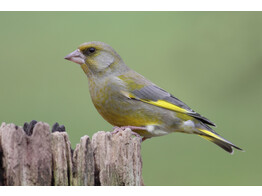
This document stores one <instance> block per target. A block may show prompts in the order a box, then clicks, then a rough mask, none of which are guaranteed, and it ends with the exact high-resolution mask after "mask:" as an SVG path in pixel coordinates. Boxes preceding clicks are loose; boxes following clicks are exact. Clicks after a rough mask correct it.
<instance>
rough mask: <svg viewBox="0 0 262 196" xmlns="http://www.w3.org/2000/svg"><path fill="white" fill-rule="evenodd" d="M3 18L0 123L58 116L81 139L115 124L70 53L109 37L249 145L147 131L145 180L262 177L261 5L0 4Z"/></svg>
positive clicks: (259, 180)
mask: <svg viewBox="0 0 262 196" xmlns="http://www.w3.org/2000/svg"><path fill="white" fill-rule="evenodd" d="M0 24H1V30H0V39H1V44H0V56H1V58H0V89H1V95H0V108H1V112H0V122H7V123H11V122H13V123H15V124H17V125H20V126H22V125H23V123H24V122H25V121H31V120H33V119H35V120H38V121H44V122H47V123H49V124H50V125H52V124H53V123H55V122H59V123H60V124H64V125H65V126H66V129H67V132H68V134H69V137H70V140H71V142H72V147H73V148H74V147H75V145H76V143H78V142H79V140H80V137H81V136H83V135H85V134H87V135H89V136H92V135H93V134H94V133H95V132H97V131H99V130H105V131H111V130H112V126H111V125H110V124H108V123H107V122H106V121H105V120H104V119H103V118H102V117H101V116H100V115H99V114H98V113H97V111H96V110H95V108H94V106H93V105H92V102H91V99H90V96H89V92H88V82H87V78H86V76H85V75H84V73H83V71H82V70H81V69H80V67H79V66H78V65H77V64H74V63H72V62H69V61H66V60H64V56H66V55H67V54H68V53H70V52H72V51H73V50H75V49H76V48H77V47H78V45H79V44H81V43H83V42H88V41H94V40H96V41H103V42H106V43H108V44H110V45H111V46H112V47H113V48H114V49H115V50H116V51H117V52H118V53H119V54H120V55H121V56H122V58H123V59H124V61H125V63H126V64H127V65H128V66H129V67H131V68H132V69H134V70H136V71H137V72H139V73H141V74H142V75H144V76H145V77H147V78H148V79H150V80H151V81H153V82H154V83H156V84H158V85H159V86H160V87H162V88H164V89H165V90H167V91H169V92H170V93H172V94H173V95H175V96H177V97H178V98H180V99H181V100H183V101H184V102H185V103H187V104H188V105H189V106H190V107H191V108H193V109H194V110H195V111H197V112H199V113H201V114H202V115H204V116H206V117H208V118H209V119H210V120H212V121H214V122H215V123H216V124H217V126H218V128H216V129H215V130H216V131H217V132H218V133H220V134H221V135H222V136H224V137H225V138H226V139H228V140H230V141H232V142H233V143H234V144H236V145H238V146H240V147H242V148H243V149H244V150H245V151H246V152H244V153H242V152H239V151H237V152H235V154H234V155H233V156H231V155H230V154H228V153H226V152H225V151H223V150H222V149H220V148H219V147H217V146H216V145H214V144H212V143H211V142H208V141H205V140H203V139H202V138H200V137H198V136H195V135H187V134H181V133H174V134H170V135H168V136H162V137H158V138H153V139H150V140H147V141H145V142H143V144H142V157H143V178H144V182H145V184H146V185H262V152H261V147H262V144H261V138H262V131H261V125H260V120H261V119H260V118H261V114H262V107H261V105H262V104H261V100H262V91H261V88H262V85H261V84H262V67H261V66H262V65H261V64H262V13H261V12H0Z"/></svg>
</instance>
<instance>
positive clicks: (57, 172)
mask: <svg viewBox="0 0 262 196" xmlns="http://www.w3.org/2000/svg"><path fill="white" fill-rule="evenodd" d="M51 135H52V160H53V167H52V169H53V170H52V171H53V181H52V185H55V186H68V185H70V184H72V158H71V144H70V141H69V139H68V135H67V133H65V132H55V133H52V134H51Z"/></svg>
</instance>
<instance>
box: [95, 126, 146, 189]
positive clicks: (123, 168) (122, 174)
mask: <svg viewBox="0 0 262 196" xmlns="http://www.w3.org/2000/svg"><path fill="white" fill-rule="evenodd" d="M140 144H141V138H138V137H132V133H131V130H130V129H126V130H125V131H120V132H118V133H116V134H113V135H112V134H111V133H109V132H103V131H99V132H98V133H96V134H94V136H93V139H92V146H93V149H94V157H95V173H96V179H95V183H96V185H102V186H109V185H123V186H125V185H127V186H128V185H129V186H135V185H143V180H142V158H141V154H140Z"/></svg>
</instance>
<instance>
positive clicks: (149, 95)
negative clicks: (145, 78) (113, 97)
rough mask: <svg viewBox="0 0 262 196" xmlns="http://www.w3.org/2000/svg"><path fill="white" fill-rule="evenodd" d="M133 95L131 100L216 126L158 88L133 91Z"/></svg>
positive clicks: (150, 87) (148, 87) (151, 87)
mask: <svg viewBox="0 0 262 196" xmlns="http://www.w3.org/2000/svg"><path fill="white" fill-rule="evenodd" d="M132 94H133V95H131V98H134V99H138V100H140V101H143V102H146V103H149V104H152V105H156V106H159V107H163V108H166V109H169V110H173V111H176V112H181V113H186V114H187V115H189V116H192V117H194V118H196V119H198V120H200V121H202V122H203V123H206V124H208V125H212V126H215V124H214V123H213V122H211V121H210V120H208V119H207V118H205V117H203V116H201V115H200V114H198V113H196V112H195V111H194V110H192V109H191V108H190V107H189V106H187V105H186V104H185V103H183V102H182V101H181V100H179V99H178V98H176V97H175V96H173V95H171V94H170V93H168V92H167V91H165V90H163V89H161V88H159V87H158V86H155V85H148V86H145V87H143V88H141V89H139V90H134V91H132Z"/></svg>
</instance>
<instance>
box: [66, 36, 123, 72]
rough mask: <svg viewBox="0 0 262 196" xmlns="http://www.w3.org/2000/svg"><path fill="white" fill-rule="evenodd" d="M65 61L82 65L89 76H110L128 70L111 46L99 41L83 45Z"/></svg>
mask: <svg viewBox="0 0 262 196" xmlns="http://www.w3.org/2000/svg"><path fill="white" fill-rule="evenodd" d="M65 59H67V60H69V61H73V62H75V63H78V64H80V65H81V67H82V69H83V70H84V72H85V73H86V74H87V76H91V75H97V74H105V73H107V74H109V73H111V72H112V71H114V72H115V71H117V70H118V71H121V69H123V68H126V66H125V64H124V63H123V61H122V59H121V57H120V56H119V55H118V54H117V53H116V52H115V50H114V49H113V48H112V47H111V46H109V45H108V44H105V43H103V42H98V41H93V42H88V43H83V44H81V45H80V46H79V47H78V49H77V50H75V51H73V52H72V53H70V54H68V55H67V56H66V57H65Z"/></svg>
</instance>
